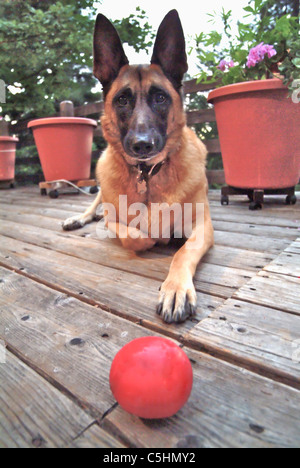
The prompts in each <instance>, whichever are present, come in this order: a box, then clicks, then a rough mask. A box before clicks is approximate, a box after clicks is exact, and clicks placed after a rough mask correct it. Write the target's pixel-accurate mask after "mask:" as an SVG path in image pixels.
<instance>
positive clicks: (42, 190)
mask: <svg viewBox="0 0 300 468" xmlns="http://www.w3.org/2000/svg"><path fill="white" fill-rule="evenodd" d="M41 195H43V196H45V195H47V190H46V189H45V188H42V189H41Z"/></svg>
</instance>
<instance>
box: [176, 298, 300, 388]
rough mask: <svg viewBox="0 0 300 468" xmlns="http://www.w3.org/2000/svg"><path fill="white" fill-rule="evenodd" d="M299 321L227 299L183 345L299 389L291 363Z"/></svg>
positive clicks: (298, 373)
mask: <svg viewBox="0 0 300 468" xmlns="http://www.w3.org/2000/svg"><path fill="white" fill-rule="evenodd" d="M299 336H300V317H295V316H293V315H290V314H286V313H284V312H282V311H278V310H276V309H272V308H268V307H262V306H260V305H256V304H251V303H247V302H242V301H238V300H234V299H228V300H227V301H226V302H224V304H223V305H222V306H220V307H219V308H218V309H217V310H215V311H213V312H212V313H211V314H210V315H209V316H208V317H207V318H205V319H204V320H202V321H201V322H200V323H199V324H198V325H196V326H195V327H194V328H193V329H192V330H191V331H190V332H189V333H188V334H187V335H185V336H184V343H186V344H187V345H189V346H192V347H194V348H196V349H201V350H202V349H206V350H208V351H209V352H212V353H213V354H214V355H216V356H218V357H219V358H223V359H227V360H229V361H230V362H238V363H239V364H240V365H241V364H243V366H244V367H246V368H248V369H250V370H252V371H253V372H256V373H259V374H261V375H265V376H268V377H270V378H273V379H275V380H279V381H282V382H283V383H287V384H289V385H292V386H295V387H297V388H298V389H300V366H299V362H298V360H297V359H293V354H294V353H295V351H296V348H295V346H296V344H297V339H298V338H299Z"/></svg>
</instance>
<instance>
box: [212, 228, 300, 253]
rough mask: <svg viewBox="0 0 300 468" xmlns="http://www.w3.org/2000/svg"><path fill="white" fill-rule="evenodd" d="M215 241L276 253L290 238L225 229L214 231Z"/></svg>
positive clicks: (225, 244) (226, 244) (280, 250)
mask: <svg viewBox="0 0 300 468" xmlns="http://www.w3.org/2000/svg"><path fill="white" fill-rule="evenodd" d="M213 224H214V221H213ZM215 242H216V243H217V244H219V245H224V246H230V247H235V248H239V249H245V250H250V251H258V252H267V253H268V254H271V255H275V254H277V255H278V254H279V253H280V252H282V250H284V249H285V248H286V247H288V246H289V244H290V242H291V239H290V238H289V239H278V238H272V237H263V236H253V235H251V234H245V233H244V234H242V235H241V234H240V233H238V232H230V233H229V232H226V231H215Z"/></svg>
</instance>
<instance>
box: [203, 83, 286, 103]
mask: <svg viewBox="0 0 300 468" xmlns="http://www.w3.org/2000/svg"><path fill="white" fill-rule="evenodd" d="M273 89H282V90H287V87H286V86H285V85H284V84H283V82H282V81H281V80H280V78H271V79H269V80H256V81H243V82H242V83H235V84H230V85H227V86H222V87H221V88H217V89H214V90H213V91H211V92H210V93H209V95H208V98H207V102H209V103H213V101H214V100H215V99H217V98H220V97H226V96H229V95H231V94H239V93H245V92H251V91H263V90H273Z"/></svg>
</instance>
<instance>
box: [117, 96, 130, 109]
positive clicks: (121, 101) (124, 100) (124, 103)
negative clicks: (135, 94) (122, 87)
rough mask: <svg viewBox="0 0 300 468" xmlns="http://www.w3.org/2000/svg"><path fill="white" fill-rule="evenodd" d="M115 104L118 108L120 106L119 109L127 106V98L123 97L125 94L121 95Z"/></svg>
mask: <svg viewBox="0 0 300 468" xmlns="http://www.w3.org/2000/svg"><path fill="white" fill-rule="evenodd" d="M117 102H118V104H119V106H121V107H124V106H127V104H128V97H127V96H125V94H122V95H121V96H119V97H118V100H117Z"/></svg>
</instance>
